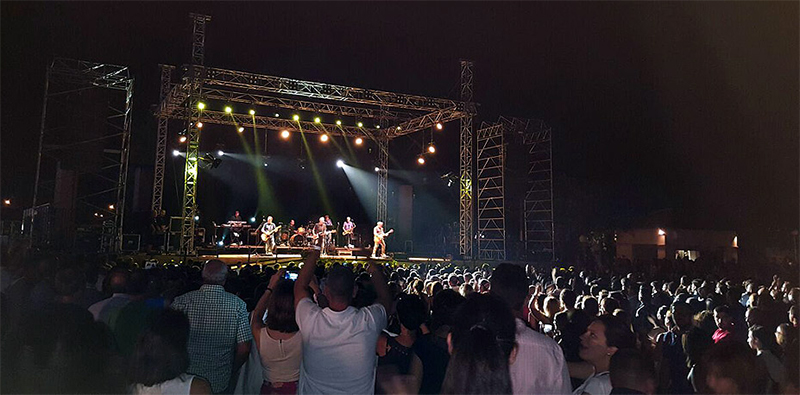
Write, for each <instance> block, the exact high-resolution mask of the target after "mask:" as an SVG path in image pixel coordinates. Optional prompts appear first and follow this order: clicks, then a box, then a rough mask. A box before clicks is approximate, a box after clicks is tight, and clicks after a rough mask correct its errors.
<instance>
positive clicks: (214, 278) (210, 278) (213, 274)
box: [202, 259, 228, 285]
mask: <svg viewBox="0 0 800 395" xmlns="http://www.w3.org/2000/svg"><path fill="white" fill-rule="evenodd" d="M202 276H203V283H204V284H209V285H225V279H226V277H227V276H228V266H226V265H225V263H223V262H222V261H220V260H218V259H212V260H210V261H208V262H206V264H205V266H203V273H202Z"/></svg>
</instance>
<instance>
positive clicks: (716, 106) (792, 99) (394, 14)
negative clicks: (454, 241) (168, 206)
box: [0, 1, 799, 232]
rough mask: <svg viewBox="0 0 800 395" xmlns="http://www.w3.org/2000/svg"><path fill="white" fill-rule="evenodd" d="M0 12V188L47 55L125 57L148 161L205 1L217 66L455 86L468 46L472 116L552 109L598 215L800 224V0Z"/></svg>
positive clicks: (31, 133) (9, 5) (66, 6)
mask: <svg viewBox="0 0 800 395" xmlns="http://www.w3.org/2000/svg"><path fill="white" fill-rule="evenodd" d="M0 12H1V14H0V15H2V58H1V59H2V63H1V65H2V67H0V71H1V72H2V81H1V83H2V85H1V86H2V159H3V163H2V164H3V166H2V194H3V196H4V197H6V196H10V197H13V198H14V199H15V200H17V201H27V202H29V201H30V199H31V196H32V190H33V186H32V184H33V182H32V180H33V175H34V171H35V153H36V137H37V136H38V125H39V119H40V112H41V107H42V106H41V103H42V91H43V84H44V76H45V69H46V66H47V64H48V62H49V61H50V60H51V59H52V57H53V56H63V57H70V58H77V59H84V60H91V61H99V62H109V63H115V64H122V65H129V66H130V67H131V69H132V71H133V73H134V75H135V77H136V93H135V99H134V101H135V113H134V114H135V115H134V119H133V144H134V158H132V160H133V161H134V162H138V163H141V164H150V163H152V153H151V150H152V148H150V144H152V141H153V137H152V135H154V134H155V132H156V130H155V123H154V122H153V120H152V118H151V117H149V116H148V113H147V108H148V107H149V106H150V105H151V104H153V103H155V102H156V100H157V95H158V64H159V63H168V64H176V65H179V64H182V63H185V62H187V61H188V59H189V52H190V35H191V21H190V20H189V17H188V14H189V13H190V12H201V13H208V14H210V15H212V18H213V20H212V21H211V22H210V24H209V25H208V31H207V41H206V64H207V65H211V66H215V67H222V68H230V69H239V70H246V71H252V72H259V73H266V74H273V75H280V76H287V77H294V78H300V79H308V80H314V81H326V82H332V83H339V84H344V85H351V86H359V87H368V88H375V89H385V90H391V91H398V92H407V93H418V94H424V95H431V96H441V97H455V96H456V95H457V93H458V89H457V84H458V60H459V58H468V59H472V60H474V61H475V62H476V69H475V73H476V74H475V99H476V100H477V101H479V102H480V103H481V114H482V117H483V119H484V120H487V121H492V120H494V119H496V117H497V115H500V114H503V115H511V116H519V117H532V118H540V119H544V120H545V121H547V122H548V123H549V124H551V125H552V126H553V127H554V135H555V136H556V137H555V140H556V146H555V150H556V152H555V156H556V162H555V163H556V169H555V171H556V174H557V175H558V177H561V178H563V179H569V180H572V179H574V180H579V183H584V184H586V185H591V186H592V188H598V189H600V190H602V193H601V194H600V198H599V199H600V201H599V202H597V203H598V206H600V207H603V210H602V211H601V212H599V213H598V217H599V218H600V222H601V223H602V222H606V223H608V224H615V223H624V220H623V221H621V220H620V217H624V218H633V217H638V216H642V215H645V214H647V213H649V212H652V211H655V210H660V209H664V208H674V209H676V210H678V211H680V212H681V213H682V214H683V215H685V216H688V217H690V218H694V220H695V221H696V223H697V224H698V226H705V227H715V228H726V229H737V230H739V229H742V230H743V229H750V230H753V231H760V230H763V231H764V232H766V231H767V229H768V228H773V229H775V228H783V229H787V228H793V227H796V226H797V222H798V180H799V176H798V167H799V166H798V148H799V141H798V16H799V15H798V3H797V2H780V3H777V2H775V3H770V2H635V3H633V2H624V3H605V2H603V3H600V2H593V3H577V2H567V3H555V2H545V3H452V2H446V3H424V2H420V3H372V2H369V3H368V2H362V3H343V2H335V3H310V2H299V3H235V2H224V3H223V2H219V3H210V2H208V3H190V2H181V3H154V2H146V3H144V2H143V3H131V2H129V3H122V2H113V3H111V2H108V3H97V2H92V3H79V2H70V3H31V2H25V3H22V2H7V1H3V2H2V4H0ZM453 128H455V125H454V126H453ZM448 136H451V137H455V136H456V135H454V134H450V135H448ZM441 144H442V143H440V145H441ZM452 144H453V147H455V146H456V145H457V140H456V139H453V140H452ZM450 152H451V154H450V155H449V156H448V155H447V154H446V153H445V154H443V156H442V158H452V159H453V160H455V158H456V157H457V156H456V155H457V151H455V148H454V149H453V150H451V151H450ZM442 166H443V168H456V167H457V163H456V162H453V163H446V164H443V165H442Z"/></svg>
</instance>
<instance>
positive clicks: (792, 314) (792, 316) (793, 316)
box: [789, 304, 797, 327]
mask: <svg viewBox="0 0 800 395" xmlns="http://www.w3.org/2000/svg"><path fill="white" fill-rule="evenodd" d="M789 323H791V324H792V325H794V326H795V327H796V326H797V305H796V304H793V305H792V306H791V307H789Z"/></svg>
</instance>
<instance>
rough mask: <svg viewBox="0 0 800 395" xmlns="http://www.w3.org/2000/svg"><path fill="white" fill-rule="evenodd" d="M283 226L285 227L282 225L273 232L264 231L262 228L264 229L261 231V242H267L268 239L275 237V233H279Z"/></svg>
mask: <svg viewBox="0 0 800 395" xmlns="http://www.w3.org/2000/svg"><path fill="white" fill-rule="evenodd" d="M282 226H283V225H281V226H278V227H276V228H275V229H273V230H264V229H263V228H262V229H261V241H267V239H268V238H269V237H270V236H272V235H274V234H275V232H277V231H278V230H279V229H280V228H281V227H282Z"/></svg>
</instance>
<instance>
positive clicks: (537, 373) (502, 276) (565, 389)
mask: <svg viewBox="0 0 800 395" xmlns="http://www.w3.org/2000/svg"><path fill="white" fill-rule="evenodd" d="M490 281H491V289H490V290H489V293H491V294H493V295H497V296H499V297H500V298H501V299H503V300H505V301H506V303H508V305H509V306H510V307H511V310H512V311H513V312H514V315H515V316H516V317H517V347H518V348H517V358H516V360H515V361H514V363H513V364H512V365H511V366H510V367H509V370H510V372H511V386H512V389H513V391H514V394H515V395H521V394H569V393H571V392H572V388H571V385H570V380H569V371H568V370H567V364H566V362H565V361H564V353H563V352H562V351H561V347H559V346H558V344H557V343H556V342H555V341H554V340H553V339H551V338H549V337H547V336H545V335H543V334H541V333H539V332H536V331H534V330H533V329H530V328H528V327H527V326H526V325H525V321H523V317H522V307H523V305H524V303H525V297H526V296H527V295H528V278H527V276H526V275H525V269H523V268H522V267H521V266H517V265H513V264H510V263H503V264H500V265H498V266H497V267H496V268H495V269H494V271H493V272H492V278H491V280H490Z"/></svg>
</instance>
